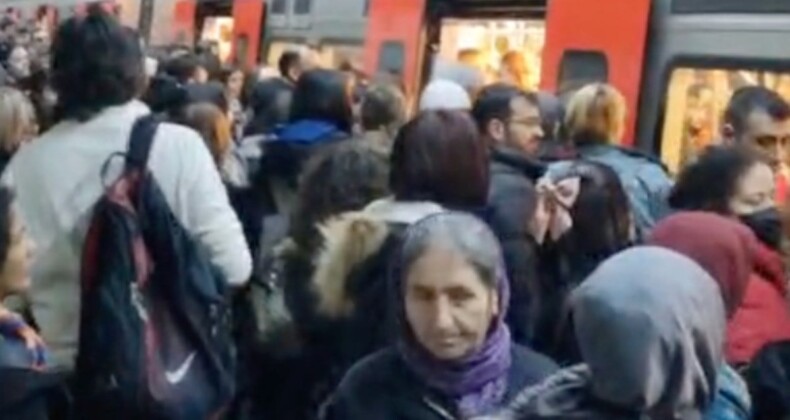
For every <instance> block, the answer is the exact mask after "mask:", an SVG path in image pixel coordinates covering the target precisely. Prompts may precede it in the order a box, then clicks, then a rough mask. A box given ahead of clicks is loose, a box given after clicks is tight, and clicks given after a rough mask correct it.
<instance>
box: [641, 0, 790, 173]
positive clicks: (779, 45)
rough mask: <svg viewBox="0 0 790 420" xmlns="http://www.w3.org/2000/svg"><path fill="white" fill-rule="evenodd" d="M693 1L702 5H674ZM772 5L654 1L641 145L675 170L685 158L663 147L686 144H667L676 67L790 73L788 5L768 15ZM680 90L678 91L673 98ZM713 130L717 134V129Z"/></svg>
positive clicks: (755, 1) (645, 68) (645, 73)
mask: <svg viewBox="0 0 790 420" xmlns="http://www.w3.org/2000/svg"><path fill="white" fill-rule="evenodd" d="M692 3H694V4H693V6H699V7H700V8H699V9H684V10H683V11H682V12H678V10H673V7H675V8H677V7H679V6H684V5H685V4H692ZM725 3H726V2H725ZM768 3H770V2H766V1H761V0H754V1H753V2H750V3H738V4H735V3H732V2H729V3H728V4H730V5H732V7H733V9H732V10H723V9H721V7H722V6H721V4H723V3H717V4H718V5H719V6H717V7H720V8H719V9H713V8H710V7H707V8H706V7H705V6H706V2H703V1H699V0H695V1H693V2H692V1H688V2H678V1H677V0H654V1H653V5H652V6H653V7H652V11H651V22H650V32H649V43H648V48H647V55H646V56H645V64H644V72H643V78H642V86H641V89H640V90H641V92H642V94H641V98H640V102H639V108H638V112H639V117H638V119H637V123H638V124H637V136H636V138H637V147H639V148H640V149H643V150H646V151H650V152H654V153H656V154H657V155H658V156H661V157H662V160H664V161H665V162H666V163H667V164H668V166H669V167H670V169H675V170H676V169H677V168H678V167H680V165H681V163H682V160H684V159H685V156H681V155H682V153H683V152H682V151H680V150H678V151H677V152H672V153H669V152H668V151H667V150H665V147H675V146H677V147H680V148H682V145H677V144H673V145H664V140H666V139H667V136H666V133H665V132H664V130H665V124H666V123H667V112H668V111H669V110H668V107H669V106H670V105H671V103H670V99H672V100H675V98H674V96H673V98H670V94H671V89H672V78H673V74H674V72H675V71H676V70H678V69H684V68H690V69H695V70H725V71H741V70H746V71H755V70H756V71H764V72H777V73H782V74H783V75H790V60H788V59H787V57H790V42H787V41H790V6H788V7H786V10H784V11H783V12H782V13H772V14H769V15H767V14H765V12H766V11H767V10H769V8H768V7H767V6H766V4H768ZM707 5H708V6H711V5H713V3H709V4H707ZM725 6H727V5H725ZM736 7H738V8H740V9H736ZM724 12H727V13H724ZM781 40H785V42H780V41H781ZM677 94H679V93H678V92H674V95H675V96H676V95H677ZM673 106H674V105H673ZM714 128H715V130H716V133H715V135H716V138H719V136H718V129H719V127H714ZM678 141H680V142H682V141H683V140H682V139H681V140H678ZM673 143H677V142H673Z"/></svg>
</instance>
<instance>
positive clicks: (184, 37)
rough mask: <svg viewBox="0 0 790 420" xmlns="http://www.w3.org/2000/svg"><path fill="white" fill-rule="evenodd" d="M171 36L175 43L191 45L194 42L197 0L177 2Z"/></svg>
mask: <svg viewBox="0 0 790 420" xmlns="http://www.w3.org/2000/svg"><path fill="white" fill-rule="evenodd" d="M173 16H174V22H173V35H174V39H175V40H176V42H179V43H185V44H187V45H191V44H192V42H193V41H194V40H195V18H196V16H197V0H178V1H177V2H176V6H175V10H174V13H173Z"/></svg>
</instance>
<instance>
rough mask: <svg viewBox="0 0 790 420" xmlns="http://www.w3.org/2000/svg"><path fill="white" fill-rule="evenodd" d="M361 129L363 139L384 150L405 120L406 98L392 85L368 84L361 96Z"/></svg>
mask: <svg viewBox="0 0 790 420" xmlns="http://www.w3.org/2000/svg"><path fill="white" fill-rule="evenodd" d="M361 114H362V115H361V120H362V130H363V131H364V132H365V140H366V141H367V142H369V143H371V144H372V145H374V146H375V147H378V148H380V149H381V150H384V151H386V152H388V153H389V152H390V151H391V150H392V143H393V141H395V135H397V134H398V130H399V129H400V128H401V126H402V125H403V124H404V123H405V122H406V98H405V96H404V95H403V92H401V91H400V90H399V89H398V88H397V87H395V86H393V85H383V84H378V85H373V86H370V87H369V88H368V89H367V91H366V92H365V95H364V96H363V98H362V109H361Z"/></svg>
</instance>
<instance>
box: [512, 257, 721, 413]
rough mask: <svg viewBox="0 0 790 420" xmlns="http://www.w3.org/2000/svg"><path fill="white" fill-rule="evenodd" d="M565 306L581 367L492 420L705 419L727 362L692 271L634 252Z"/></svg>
mask: <svg viewBox="0 0 790 420" xmlns="http://www.w3.org/2000/svg"><path fill="white" fill-rule="evenodd" d="M646 266H649V267H654V269H652V270H645V269H644V267H646ZM655 267H666V268H664V269H659V268H655ZM670 273H671V275H670ZM571 305H572V308H573V315H574V321H575V328H576V335H577V336H578V340H579V346H580V349H581V353H582V356H583V359H584V362H585V363H584V364H582V365H577V366H574V367H571V368H567V369H564V370H562V371H560V372H559V373H557V374H556V375H555V376H553V377H551V378H549V379H547V380H546V382H544V383H543V384H541V385H539V386H537V387H534V388H531V389H527V390H525V391H524V393H523V394H522V395H521V396H520V397H518V398H517V399H516V401H515V402H514V404H513V405H512V406H511V407H510V409H509V410H507V411H506V412H504V413H503V414H502V415H501V416H499V417H498V418H500V419H531V420H532V419H542V420H547V419H553V420H559V419H584V420H599V419H600V420H603V419H613V420H616V419H653V420H673V419H674V420H698V419H702V418H704V413H705V412H706V411H707V410H708V409H709V407H710V406H711V404H712V403H713V400H714V398H715V395H716V390H717V387H716V386H717V384H716V382H717V377H718V375H719V372H720V371H721V369H722V368H723V367H724V366H725V365H724V358H723V342H724V334H725V324H726V318H725V311H724V304H723V302H722V299H721V295H720V293H719V292H718V289H717V286H716V283H715V282H714V281H713V280H712V279H711V278H710V276H709V275H708V274H707V273H706V272H705V271H704V270H703V269H702V268H701V267H700V266H699V265H697V264H696V263H694V262H693V261H692V260H690V259H689V258H687V257H685V256H683V255H680V254H678V253H675V252H673V251H669V250H666V249H662V248H658V247H638V248H632V249H629V250H627V251H624V252H622V253H620V254H618V255H616V256H614V257H612V258H610V259H609V260H608V261H607V262H605V263H604V264H602V265H601V266H600V267H599V268H598V269H597V270H596V271H595V272H594V273H593V274H592V275H591V276H590V277H589V278H588V279H587V280H586V281H585V282H584V283H582V285H581V286H579V287H578V288H577V289H576V290H575V291H574V293H573V295H572V297H571Z"/></svg>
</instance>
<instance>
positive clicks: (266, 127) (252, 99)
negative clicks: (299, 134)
mask: <svg viewBox="0 0 790 420" xmlns="http://www.w3.org/2000/svg"><path fill="white" fill-rule="evenodd" d="M292 97H293V87H292V86H291V85H289V84H288V83H286V82H285V80H283V79H280V78H273V79H269V80H264V81H262V82H258V83H256V84H255V86H254V87H253V88H252V91H251V93H250V96H249V106H250V108H251V109H252V114H253V117H252V120H251V121H250V122H249V124H247V127H245V129H244V135H245V136H254V135H260V134H269V133H271V132H273V131H274V129H275V128H276V127H277V126H279V125H282V124H285V123H286V122H288V113H289V111H290V107H291V101H292Z"/></svg>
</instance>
